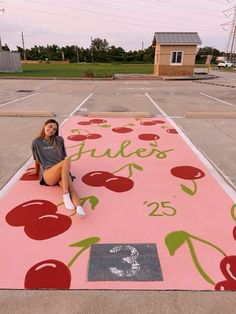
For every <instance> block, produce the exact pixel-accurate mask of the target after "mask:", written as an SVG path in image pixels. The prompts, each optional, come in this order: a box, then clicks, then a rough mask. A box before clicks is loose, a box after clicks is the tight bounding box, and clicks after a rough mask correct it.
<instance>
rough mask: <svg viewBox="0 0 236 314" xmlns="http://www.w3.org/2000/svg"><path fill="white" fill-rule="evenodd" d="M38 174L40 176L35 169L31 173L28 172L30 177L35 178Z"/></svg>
mask: <svg viewBox="0 0 236 314" xmlns="http://www.w3.org/2000/svg"><path fill="white" fill-rule="evenodd" d="M36 174H38V171H37V170H36V168H34V169H32V170H31V171H29V172H28V175H29V176H34V175H36Z"/></svg>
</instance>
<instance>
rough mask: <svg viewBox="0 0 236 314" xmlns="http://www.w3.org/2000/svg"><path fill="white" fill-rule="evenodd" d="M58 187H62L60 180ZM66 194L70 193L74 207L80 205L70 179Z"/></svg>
mask: <svg viewBox="0 0 236 314" xmlns="http://www.w3.org/2000/svg"><path fill="white" fill-rule="evenodd" d="M59 184H60V186H61V187H62V186H63V185H62V180H60V181H59ZM68 192H69V193H70V196H71V200H72V203H73V204H74V205H75V207H76V206H78V205H80V198H79V195H78V194H77V192H76V191H75V189H74V187H73V183H72V180H71V177H69V187H68Z"/></svg>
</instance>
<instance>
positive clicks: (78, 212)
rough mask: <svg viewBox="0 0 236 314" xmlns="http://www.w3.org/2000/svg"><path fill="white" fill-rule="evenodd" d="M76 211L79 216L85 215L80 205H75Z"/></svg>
mask: <svg viewBox="0 0 236 314" xmlns="http://www.w3.org/2000/svg"><path fill="white" fill-rule="evenodd" d="M76 213H77V214H78V215H79V216H80V218H84V217H85V212H84V209H83V207H82V206H80V205H78V206H76Z"/></svg>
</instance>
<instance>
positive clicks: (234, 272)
mask: <svg viewBox="0 0 236 314" xmlns="http://www.w3.org/2000/svg"><path fill="white" fill-rule="evenodd" d="M220 269H221V272H222V274H223V275H224V276H225V278H226V280H225V281H221V282H219V283H217V284H216V286H215V290H234V291H235V290H236V256H235V255H231V256H226V257H224V258H223V259H222V261H221V262H220Z"/></svg>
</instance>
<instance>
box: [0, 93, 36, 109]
mask: <svg viewBox="0 0 236 314" xmlns="http://www.w3.org/2000/svg"><path fill="white" fill-rule="evenodd" d="M35 95H38V93H35V94H32V95H28V96H25V97H22V98H18V99H15V100H11V101H8V102H5V103H4V104H1V105H0V107H3V106H6V105H8V104H12V103H13V102H17V101H20V100H22V99H26V98H30V97H33V96H35Z"/></svg>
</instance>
